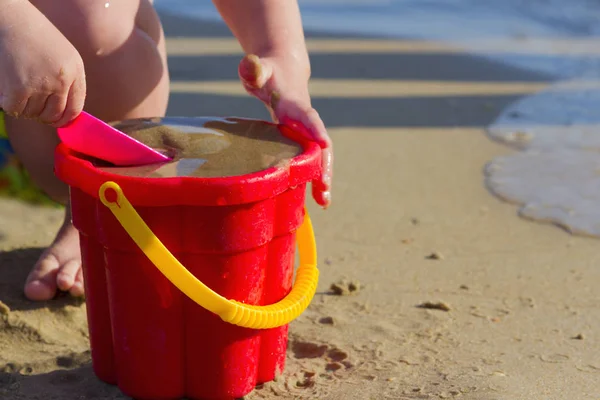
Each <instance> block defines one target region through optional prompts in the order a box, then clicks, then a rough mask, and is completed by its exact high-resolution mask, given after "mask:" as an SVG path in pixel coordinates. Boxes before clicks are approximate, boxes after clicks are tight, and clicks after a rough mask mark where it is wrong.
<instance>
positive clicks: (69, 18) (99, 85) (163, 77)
mask: <svg viewBox="0 0 600 400" xmlns="http://www.w3.org/2000/svg"><path fill="white" fill-rule="evenodd" d="M31 1H32V3H33V4H34V5H36V7H38V8H39V9H40V10H41V11H42V12H43V13H44V14H45V15H46V16H47V17H48V18H49V19H50V20H51V21H52V22H53V23H54V25H56V26H57V27H58V28H59V29H60V30H61V32H62V33H63V34H64V35H65V36H66V37H67V38H68V39H69V40H70V41H71V43H73V45H74V46H75V47H76V48H77V50H78V51H79V52H80V54H81V56H82V58H83V61H84V65H85V71H86V80H87V97H86V104H85V109H86V111H88V112H90V113H91V114H93V115H95V116H97V117H99V118H102V119H103V120H105V121H116V120H122V119H128V118H138V117H153V116H162V115H164V113H165V111H166V106H167V99H168V93H169V87H168V85H169V82H168V73H167V64H166V56H165V49H164V37H163V33H162V28H161V26H160V22H159V20H158V17H157V15H156V13H155V12H154V9H153V8H152V5H151V3H150V2H148V0H118V1H112V0H106V1H93V2H90V1H89V0H64V1H63V2H61V6H60V7H57V6H56V4H54V3H53V2H48V1H44V0H31ZM106 4H107V5H108V6H106ZM6 123H7V130H8V134H9V137H10V140H11V143H12V145H13V147H14V150H15V152H16V154H17V155H18V156H19V158H20V160H21V161H22V162H23V164H24V165H25V167H26V168H27V170H28V171H29V173H30V174H31V177H32V179H34V181H35V182H36V183H37V184H38V185H40V186H41V187H42V189H44V190H45V191H46V192H47V193H48V194H49V195H51V196H52V197H54V198H55V199H57V200H60V201H64V202H66V200H67V195H68V192H67V188H66V186H65V185H64V184H62V183H61V182H60V181H59V180H58V179H57V178H56V177H55V176H54V174H53V157H54V147H55V146H56V144H57V143H58V139H57V137H56V132H55V131H54V130H53V129H51V128H49V127H47V126H44V125H41V124H38V123H36V122H33V121H27V120H15V119H9V118H7V121H6ZM67 209H68V207H67ZM82 283H83V278H82V275H81V256H80V252H79V240H78V234H77V232H76V231H75V229H74V228H73V226H72V225H71V219H70V213H69V212H67V213H66V216H65V223H64V225H63V227H62V228H61V229H60V231H59V233H58V235H57V236H56V239H55V240H54V242H53V244H52V245H51V246H50V247H49V248H48V249H47V250H46V251H45V252H44V254H43V255H42V256H41V258H40V259H39V260H38V262H37V263H36V265H35V266H34V267H33V269H32V271H31V273H30V275H29V278H28V279H27V282H26V284H25V294H26V296H27V297H29V298H30V299H32V300H45V299H50V298H52V297H53V296H54V295H55V293H56V289H57V285H58V287H59V288H60V289H61V290H64V291H70V292H71V294H73V295H81V294H82V293H83V285H82Z"/></svg>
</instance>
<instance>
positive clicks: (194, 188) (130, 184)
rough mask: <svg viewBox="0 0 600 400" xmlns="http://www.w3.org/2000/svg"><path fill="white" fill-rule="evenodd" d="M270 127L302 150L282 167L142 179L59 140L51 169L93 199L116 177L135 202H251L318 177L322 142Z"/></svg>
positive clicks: (284, 127) (156, 204) (153, 204)
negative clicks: (110, 168) (113, 170)
mask: <svg viewBox="0 0 600 400" xmlns="http://www.w3.org/2000/svg"><path fill="white" fill-rule="evenodd" d="M265 122H266V121H265ZM268 123H270V122H268ZM274 125H276V126H277V127H278V129H279V131H280V132H281V133H282V134H283V135H284V136H286V137H287V138H289V139H291V140H293V141H295V142H297V143H298V144H299V145H301V146H302V148H303V151H302V153H300V154H299V155H297V156H295V157H294V158H292V159H290V160H289V163H288V164H287V165H286V166H285V167H270V168H267V169H264V170H261V171H257V172H253V173H250V174H245V175H237V176H227V177H213V178H206V177H187V176H186V177H164V178H163V177H161V178H141V177H132V176H124V175H118V174H115V173H111V172H107V171H102V170H100V169H98V168H96V167H95V166H94V165H93V164H92V162H91V161H89V160H86V159H84V158H81V155H79V154H77V153H76V152H75V151H73V150H72V149H70V148H69V147H67V146H66V145H65V144H63V143H60V144H59V145H58V146H57V147H56V150H55V165H54V171H55V174H56V176H57V177H58V178H59V179H60V180H62V181H63V182H64V183H66V184H67V185H69V187H71V188H77V189H79V190H82V191H83V192H85V193H87V194H88V195H91V196H92V197H94V198H96V199H98V190H99V188H100V186H102V185H103V184H104V183H105V182H107V181H114V182H116V183H117V184H118V185H119V186H121V187H122V188H123V191H124V192H125V193H127V196H128V198H129V200H130V201H131V203H132V204H134V205H136V206H149V207H160V206H185V205H189V206H200V205H202V206H226V205H239V204H246V203H253V202H257V201H261V200H266V199H268V198H271V197H275V196H277V195H279V194H281V193H283V192H285V191H287V190H288V189H292V188H295V187H297V186H300V185H303V184H306V183H308V182H311V181H315V180H317V179H319V177H320V175H321V148H320V146H319V145H318V144H317V143H316V142H314V141H311V140H309V139H307V138H306V137H304V136H303V135H301V134H300V133H299V132H298V131H296V130H294V129H293V128H291V127H289V126H287V125H283V124H274Z"/></svg>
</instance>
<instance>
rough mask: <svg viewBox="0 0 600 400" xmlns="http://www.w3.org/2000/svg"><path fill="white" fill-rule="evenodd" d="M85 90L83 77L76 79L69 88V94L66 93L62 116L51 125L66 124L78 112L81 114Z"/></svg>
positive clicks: (56, 126)
mask: <svg viewBox="0 0 600 400" xmlns="http://www.w3.org/2000/svg"><path fill="white" fill-rule="evenodd" d="M85 91H86V86H85V79H76V80H75V81H74V82H73V84H72V85H71V87H70V88H69V94H68V95H67V103H66V106H65V111H64V113H63V115H62V117H61V118H60V119H59V120H58V121H56V122H55V123H54V124H52V126H54V127H55V128H60V127H62V126H64V125H66V124H68V123H69V122H71V121H72V120H74V119H75V118H76V117H77V116H78V115H79V114H81V111H82V110H83V105H84V102H85V94H86V93H85Z"/></svg>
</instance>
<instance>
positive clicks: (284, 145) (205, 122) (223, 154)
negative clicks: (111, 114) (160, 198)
mask: <svg viewBox="0 0 600 400" xmlns="http://www.w3.org/2000/svg"><path fill="white" fill-rule="evenodd" d="M112 125H113V126H115V127H116V128H117V129H119V130H121V131H122V132H125V133H126V134H128V135H129V136H131V137H133V138H134V139H137V140H139V141H141V142H142V143H144V144H146V145H148V146H150V147H152V148H154V149H157V150H159V151H162V152H165V153H167V154H169V155H170V156H171V157H173V161H172V162H170V163H165V164H160V165H148V166H140V167H125V168H123V167H114V166H110V165H106V164H102V163H101V162H99V161H96V162H95V165H96V166H97V167H98V168H99V169H101V170H104V171H106V172H111V173H117V174H120V175H126V176H136V177H145V178H168V177H182V176H190V177H201V178H213V177H226V176H239V175H245V174H251V173H254V172H259V171H262V170H265V169H268V168H271V167H285V166H286V165H287V163H288V162H289V160H290V159H292V158H293V157H295V156H297V155H299V154H300V153H302V150H303V149H302V146H301V145H300V144H298V143H296V142H294V141H292V140H291V139H289V138H287V137H285V136H284V135H283V134H282V133H281V132H280V130H279V128H278V127H277V125H275V124H272V123H269V122H266V121H260V120H254V119H244V118H185V117H170V118H169V117H167V118H146V119H134V120H127V121H122V122H117V123H114V124H112Z"/></svg>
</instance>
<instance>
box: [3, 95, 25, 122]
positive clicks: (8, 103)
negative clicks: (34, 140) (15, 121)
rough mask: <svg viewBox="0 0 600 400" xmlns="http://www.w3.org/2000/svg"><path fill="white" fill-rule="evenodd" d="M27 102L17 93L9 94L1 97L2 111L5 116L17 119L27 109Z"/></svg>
mask: <svg viewBox="0 0 600 400" xmlns="http://www.w3.org/2000/svg"><path fill="white" fill-rule="evenodd" d="M27 101H28V98H27V97H26V96H21V95H20V93H18V92H11V93H10V94H9V95H6V96H2V109H3V110H4V111H5V112H6V114H7V115H10V116H11V117H18V116H19V115H21V113H22V112H23V110H24V109H25V107H27Z"/></svg>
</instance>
